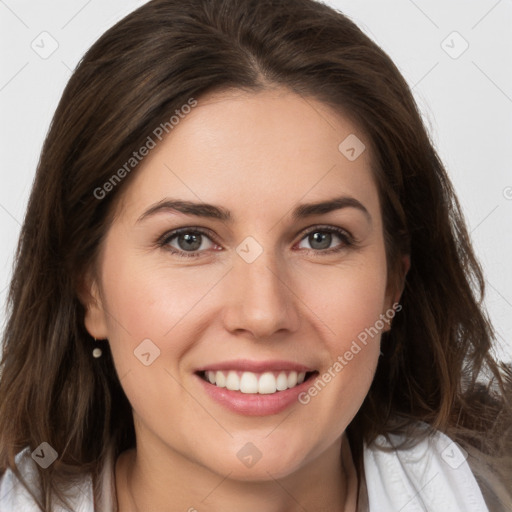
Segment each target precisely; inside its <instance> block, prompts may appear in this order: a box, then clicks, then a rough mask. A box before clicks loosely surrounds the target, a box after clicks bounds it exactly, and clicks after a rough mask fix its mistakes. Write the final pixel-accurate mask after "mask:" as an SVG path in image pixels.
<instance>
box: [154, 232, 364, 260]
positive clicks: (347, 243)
mask: <svg viewBox="0 0 512 512" xmlns="http://www.w3.org/2000/svg"><path fill="white" fill-rule="evenodd" d="M317 232H318V233H332V234H335V235H337V236H338V237H339V238H340V239H341V241H342V244H341V245H340V246H338V247H332V248H330V249H323V250H322V249H305V250H306V251H308V252H310V251H313V252H315V253H317V254H321V255H322V256H325V255H330V254H333V253H337V252H340V251H342V250H343V249H346V248H347V247H351V246H353V245H354V244H355V240H354V238H353V237H352V235H351V234H350V233H348V232H347V231H345V230H344V229H341V228H336V227H334V226H314V227H313V228H312V229H309V230H308V231H306V232H304V233H303V234H302V237H301V238H300V240H299V242H300V241H302V240H303V239H304V238H305V237H307V236H308V235H310V234H312V233H317ZM183 233H188V234H194V235H197V234H200V235H204V236H206V237H207V238H209V239H210V240H211V241H212V242H214V243H217V242H216V241H215V240H214V239H212V235H211V233H210V232H209V231H207V230H204V229H202V228H191V227H186V228H179V229H175V230H173V231H169V232H167V233H165V234H164V235H162V236H161V237H160V238H159V239H158V240H157V242H156V244H157V246H158V247H161V248H164V249H166V250H168V251H170V252H171V253H172V254H175V255H177V256H179V257H182V258H197V257H199V256H201V253H203V252H204V251H196V252H187V251H181V250H178V249H176V248H174V247H171V246H170V245H169V243H170V242H171V240H173V239H174V238H176V237H177V236H179V235H181V234H183Z"/></svg>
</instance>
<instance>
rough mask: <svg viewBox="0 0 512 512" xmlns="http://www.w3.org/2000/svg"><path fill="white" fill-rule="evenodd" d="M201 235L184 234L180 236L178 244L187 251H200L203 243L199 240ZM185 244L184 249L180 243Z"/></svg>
mask: <svg viewBox="0 0 512 512" xmlns="http://www.w3.org/2000/svg"><path fill="white" fill-rule="evenodd" d="M199 236H200V235H195V234H184V235H180V237H179V239H178V243H179V245H180V247H182V248H184V249H185V250H191V251H194V250H196V249H199V247H201V241H200V240H199ZM182 241H183V242H185V244H184V245H185V246H184V247H183V246H182V245H181V243H180V242H182Z"/></svg>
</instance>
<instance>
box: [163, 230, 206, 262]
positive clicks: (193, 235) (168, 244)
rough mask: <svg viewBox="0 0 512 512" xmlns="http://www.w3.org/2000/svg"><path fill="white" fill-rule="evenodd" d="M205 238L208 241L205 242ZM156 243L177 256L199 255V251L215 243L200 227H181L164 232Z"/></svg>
mask: <svg viewBox="0 0 512 512" xmlns="http://www.w3.org/2000/svg"><path fill="white" fill-rule="evenodd" d="M206 240H208V241H209V242H210V243H205V242H206ZM158 245H159V246H160V247H165V248H166V249H168V250H170V251H171V252H172V253H174V254H177V255H178V256H183V257H186V258H187V257H197V256H201V252H203V251H205V250H207V249H210V248H211V247H212V246H214V245H215V244H214V243H213V242H212V240H211V238H210V235H209V233H208V232H206V231H204V230H202V229H199V228H195V229H191V228H181V229H175V230H174V231H171V232H170V233H166V234H165V235H164V236H163V237H162V239H161V240H159V241H158Z"/></svg>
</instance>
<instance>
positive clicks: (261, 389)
mask: <svg viewBox="0 0 512 512" xmlns="http://www.w3.org/2000/svg"><path fill="white" fill-rule="evenodd" d="M276 391H277V384H276V378H275V377H274V374H273V373H270V372H266V373H264V374H263V375H262V376H261V377H260V380H259V382H258V393H260V395H268V394H270V393H275V392H276Z"/></svg>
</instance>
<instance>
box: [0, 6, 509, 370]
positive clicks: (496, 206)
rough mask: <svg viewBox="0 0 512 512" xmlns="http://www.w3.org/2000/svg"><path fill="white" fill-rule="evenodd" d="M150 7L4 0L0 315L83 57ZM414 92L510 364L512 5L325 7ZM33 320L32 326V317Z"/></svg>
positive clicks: (0, 13)
mask: <svg viewBox="0 0 512 512" xmlns="http://www.w3.org/2000/svg"><path fill="white" fill-rule="evenodd" d="M143 3H145V1H137V0H101V1H100V0H66V1H65V0H46V1H41V2H37V1H34V0H30V1H29V0H0V44H1V53H0V182H1V187H0V233H1V240H2V243H1V244H0V306H1V307H2V311H1V312H0V322H1V328H3V324H4V321H5V311H4V304H5V300H6V292H7V286H8V283H9V279H10V275H11V271H12V262H13V256H14V251H15V247H16V243H17V238H18V235H19V231H20V227H21V223H22V221H23V216H24V212H25V208H26V204H27V200H28V195H29V192H30V188H31V185H32V180H33V178H34V173H35V169H36V166H37V162H38V159H39V153H40V150H41V146H42V143H43V140H44V137H45V134H46V132H47V130H48V127H49V124H50V121H51V118H52V115H53V112H54V110H55V108H56V106H57V103H58V101H59V99H60V95H61V93H62V91H63V89H64V86H65V84H66V82H67V80H68V79H69V77H70V74H71V72H72V70H73V68H74V67H75V66H76V64H77V63H78V61H79V60H80V58H81V57H82V55H83V54H84V53H85V51H86V50H87V49H88V48H89V47H90V46H91V45H92V44H93V43H94V41H95V40H96V39H97V38H98V37H99V36H100V35H101V34H102V33H103V32H104V31H105V30H107V29H108V28H109V27H110V26H112V25H113V24H114V23H115V22H116V21H118V20H119V19H121V18H122V17H123V16H125V15H126V14H128V13H129V12H130V11H132V10H133V9H135V8H136V7H138V6H140V5H142V4H143ZM324 3H327V4H328V5H331V6H333V7H335V8H337V9H338V10H340V11H342V12H343V13H344V14H346V15H348V16H349V17H350V18H352V19H353V20H354V21H355V22H356V23H357V24H358V25H359V27H360V28H361V29H362V30H363V31H364V32H366V33H367V34H368V35H369V36H370V37H371V38H372V39H373V40H374V41H375V42H376V43H377V44H379V45H380V46H381V47H382V48H383V49H384V50H385V51H386V52H387V53H388V54H389V55H390V56H391V58H392V59H393V60H394V62H395V63H396V64H397V66H398V67H399V69H400V70H401V72H402V74H403V75H404V77H405V79H406V80H407V81H408V83H409V84H410V86H411V88H412V90H413V93H414V95H415V98H416V101H417V102H418V105H419V106H420V109H421V112H422V115H423V117H424V120H425V123H426V125H427V128H428V129H429V131H430V133H431V137H432V139H433V141H434V143H435V146H436V148H437V150H438V152H439V154H440V156H441V158H442V159H443V161H444V163H445V165H446V167H447V169H448V172H449V174H450V176H451V178H452V181H453V183H454V185H455V188H456V190H457V193H458V196H459V199H460V201H461V204H462V206H463V209H464V212H465V215H466V219H467V222H468V226H469V229H470V231H471V237H472V240H473V242H474V246H475V249H476V251H477V254H478V256H479V258H480V261H481V262H482V265H483V267H484V271H485V276H486V283H487V298H486V305H487V308H488V310H489V314H490V317H491V320H492V321H493V323H494V325H495V327H496V329H497V332H498V336H499V346H497V349H496V350H497V352H498V355H499V356H500V357H501V358H503V359H505V360H508V361H511V360H512V355H511V353H512V271H511V265H512V237H511V228H512V67H511V66H512V36H511V35H510V34H511V33H512V30H511V29H512V1H511V0H479V1H478V2H475V1H471V2H470V1H455V0H448V1H446V0H428V1H427V0H393V1H387V2H383V1H382V0H381V1H379V0H330V1H325V2H324ZM27 321H30V319H27Z"/></svg>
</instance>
